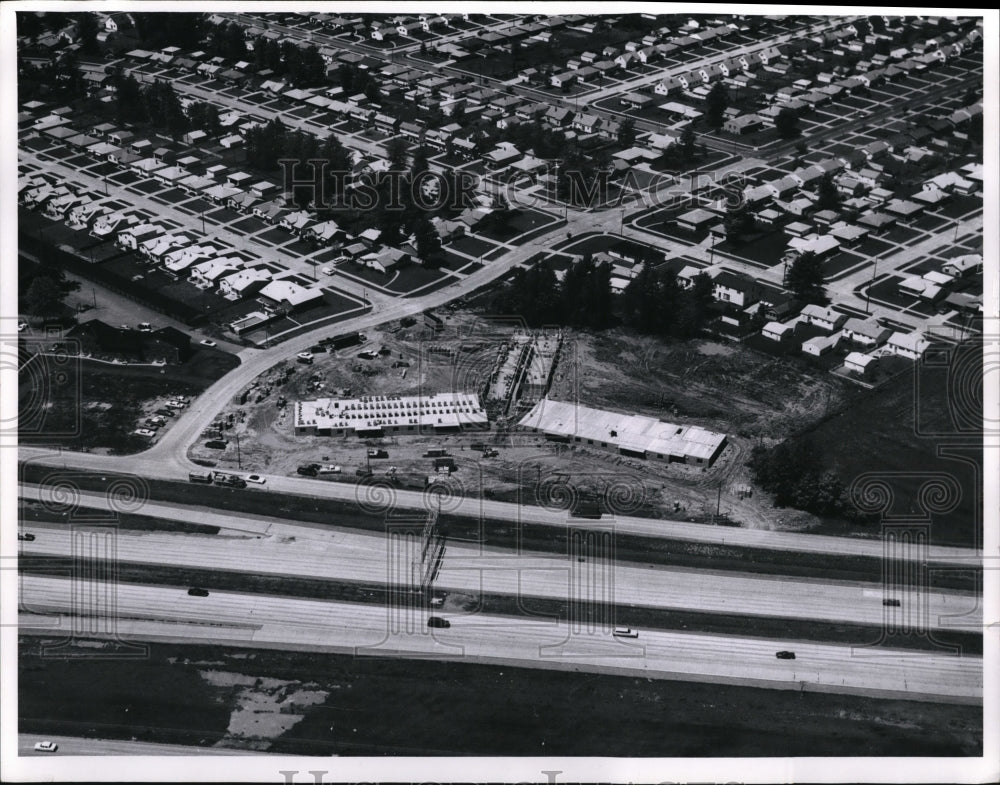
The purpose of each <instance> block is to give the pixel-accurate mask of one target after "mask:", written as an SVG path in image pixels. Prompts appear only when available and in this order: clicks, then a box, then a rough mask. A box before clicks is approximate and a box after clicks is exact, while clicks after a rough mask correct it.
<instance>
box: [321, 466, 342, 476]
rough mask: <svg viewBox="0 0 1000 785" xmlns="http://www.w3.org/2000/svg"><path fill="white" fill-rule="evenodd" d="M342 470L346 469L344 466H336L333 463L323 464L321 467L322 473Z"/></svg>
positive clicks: (337, 472) (335, 472)
mask: <svg viewBox="0 0 1000 785" xmlns="http://www.w3.org/2000/svg"><path fill="white" fill-rule="evenodd" d="M342 471H344V470H343V468H342V467H340V466H334V465H332V464H331V465H329V466H321V467H320V469H319V473H320V474H340V473H341V472H342Z"/></svg>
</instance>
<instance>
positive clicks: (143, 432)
mask: <svg viewBox="0 0 1000 785" xmlns="http://www.w3.org/2000/svg"><path fill="white" fill-rule="evenodd" d="M133 433H134V434H135V435H136V436H144V437H145V438H147V439H152V438H153V437H154V436H156V431H151V430H150V429H149V428H136V429H135V430H134V431H133Z"/></svg>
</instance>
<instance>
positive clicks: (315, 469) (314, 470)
mask: <svg viewBox="0 0 1000 785" xmlns="http://www.w3.org/2000/svg"><path fill="white" fill-rule="evenodd" d="M321 468H322V467H321V466H320V465H319V464H318V463H307V464H305V465H303V466H300V467H299V468H298V469H296V470H295V471H297V472H298V473H299V474H301V475H302V476H303V477H316V476H318V475H319V470H320V469H321Z"/></svg>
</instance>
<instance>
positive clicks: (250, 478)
mask: <svg viewBox="0 0 1000 785" xmlns="http://www.w3.org/2000/svg"><path fill="white" fill-rule="evenodd" d="M243 479H244V480H246V481H247V482H252V483H255V484H256V485H263V484H264V483H266V482H267V478H266V477H261V476H260V475H259V474H248V475H247V476H246V477H244V478H243Z"/></svg>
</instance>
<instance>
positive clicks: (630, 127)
mask: <svg viewBox="0 0 1000 785" xmlns="http://www.w3.org/2000/svg"><path fill="white" fill-rule="evenodd" d="M618 144H620V145H621V146H622V147H623V148H628V147H631V146H632V145H634V144H635V120H633V119H632V118H631V117H626V118H625V119H624V120H622V123H621V125H620V126H618Z"/></svg>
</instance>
